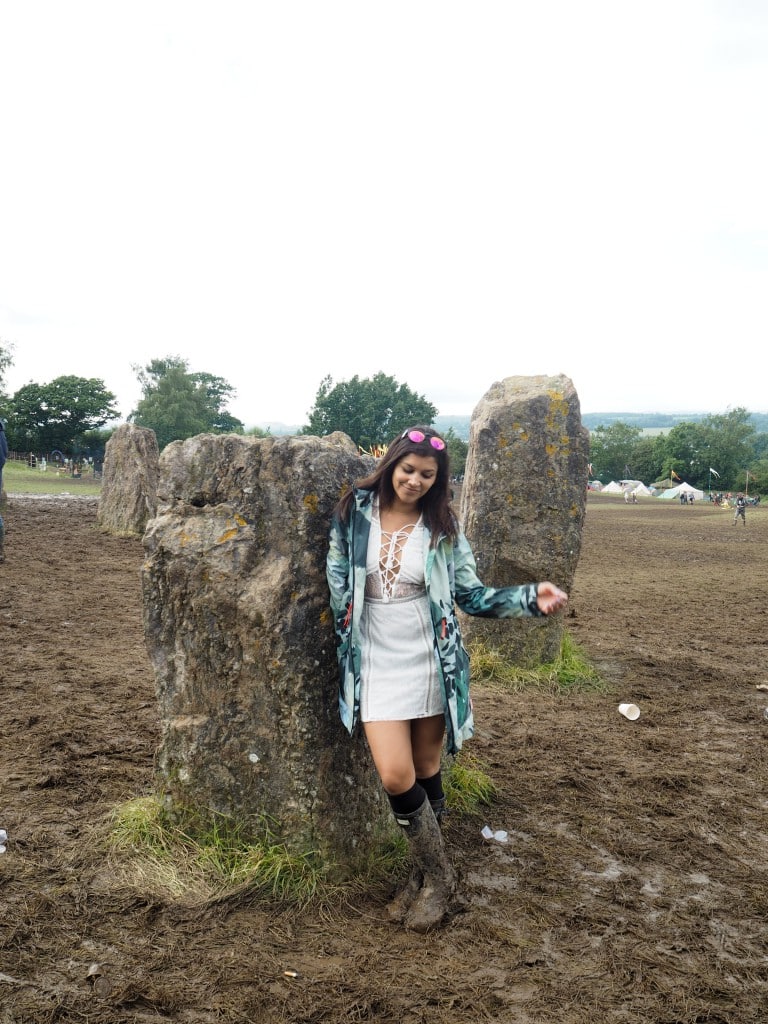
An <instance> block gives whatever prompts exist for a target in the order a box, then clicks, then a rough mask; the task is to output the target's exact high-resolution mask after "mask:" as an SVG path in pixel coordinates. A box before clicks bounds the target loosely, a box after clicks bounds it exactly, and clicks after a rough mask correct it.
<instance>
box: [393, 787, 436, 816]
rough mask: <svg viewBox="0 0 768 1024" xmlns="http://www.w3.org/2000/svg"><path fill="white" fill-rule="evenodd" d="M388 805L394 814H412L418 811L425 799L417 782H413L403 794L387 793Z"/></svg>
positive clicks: (425, 795)
mask: <svg viewBox="0 0 768 1024" xmlns="http://www.w3.org/2000/svg"><path fill="white" fill-rule="evenodd" d="M387 796H388V797H389V803H390V806H391V808H392V810H393V811H394V813H395V814H412V813H413V812H414V811H418V809H419V808H420V807H421V805H422V804H423V803H424V801H425V800H426V798H427V794H426V793H425V792H424V790H423V789H422V787H421V786H420V785H419V784H418V782H414V784H413V785H412V786H411V788H410V789H407V790H406V791H405V792H404V793H387Z"/></svg>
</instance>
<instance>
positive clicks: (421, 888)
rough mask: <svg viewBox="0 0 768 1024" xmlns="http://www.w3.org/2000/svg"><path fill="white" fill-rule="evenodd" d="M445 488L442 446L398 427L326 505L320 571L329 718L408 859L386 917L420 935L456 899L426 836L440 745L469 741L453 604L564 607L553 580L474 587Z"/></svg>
mask: <svg viewBox="0 0 768 1024" xmlns="http://www.w3.org/2000/svg"><path fill="white" fill-rule="evenodd" d="M449 481H450V473H449V465H448V452H447V450H446V445H445V441H444V440H443V438H442V437H440V435H439V434H437V433H436V432H435V431H434V430H432V429H430V428H428V427H411V428H409V429H408V430H404V431H403V433H402V434H400V436H399V437H397V438H396V439H395V440H394V441H393V442H392V444H390V445H389V447H388V448H387V451H386V454H385V455H384V456H383V457H382V458H381V459H380V461H379V463H378V465H377V467H376V469H375V470H374V472H373V473H371V474H370V475H369V476H367V477H365V478H364V479H362V480H359V481H357V482H356V485H355V487H354V488H353V489H351V490H350V491H348V492H347V494H345V495H344V497H343V498H342V499H341V501H340V502H339V504H338V506H337V507H336V509H335V512H334V516H333V522H332V525H331V534H330V546H329V551H328V562H327V572H328V585H329V587H330V592H331V608H332V610H333V614H334V618H335V623H336V634H337V641H338V658H339V667H340V672H341V679H340V688H339V708H340V713H341V718H342V721H343V722H344V725H345V726H346V727H347V729H348V730H349V731H350V732H352V730H353V729H354V727H355V725H356V723H357V722H358V721H362V723H363V729H364V730H365V737H366V740H367V742H368V746H369V748H370V751H371V756H372V758H373V762H374V764H375V766H376V770H377V772H378V774H379V777H380V779H381V782H382V785H383V787H384V790H385V791H386V793H387V796H388V797H389V801H390V804H391V806H392V810H393V812H394V815H395V819H396V820H397V822H398V824H399V825H400V826H402V828H403V830H404V831H405V834H406V836H407V837H408V840H409V844H410V847H411V853H412V857H413V861H414V869H413V871H412V873H411V877H410V878H409V879H408V882H407V883H406V886H405V888H404V889H403V890H402V891H401V892H400V893H399V894H398V896H396V897H395V899H394V900H393V901H392V903H390V905H389V907H388V908H387V909H388V913H389V916H390V917H391V918H392V919H393V920H398V921H402V922H404V923H405V925H406V926H407V927H409V928H412V929H414V930H416V931H422V932H423V931H427V930H428V929H429V928H432V927H434V926H435V925H438V924H439V923H440V922H441V921H442V920H443V918H444V917H445V915H446V914H447V913H448V912H449V910H450V907H451V901H452V898H453V896H454V895H455V889H456V876H455V873H454V871H453V868H452V867H451V865H450V863H449V861H448V859H447V857H446V853H445V848H444V845H443V841H442V836H441V833H440V827H439V819H440V818H441V816H442V814H443V812H444V809H445V796H444V793H443V787H442V780H441V774H440V764H441V752H442V747H443V742H444V740H445V741H446V742H447V748H448V751H449V753H455V752H456V751H457V750H459V749H460V747H461V745H462V742H463V740H465V739H467V738H469V737H470V736H471V735H472V733H473V731H474V729H473V721H472V706H471V702H470V699H469V659H468V657H467V653H466V651H465V649H464V646H463V644H462V642H461V634H460V632H459V624H458V620H457V617H456V610H455V605H458V606H459V608H460V609H461V610H462V611H464V612H467V613H468V614H470V615H481V616H488V617H493V618H507V617H519V616H524V615H549V614H551V613H552V612H555V611H557V610H559V609H560V608H562V607H563V606H564V605H565V603H566V601H567V599H568V598H567V595H566V594H565V593H564V592H563V591H562V590H559V589H558V588H557V587H555V586H554V585H553V584H552V583H539V584H535V583H528V584H524V585H523V586H517V587H503V588H500V589H494V588H491V587H486V586H484V584H483V583H481V581H480V580H479V579H478V577H477V574H476V570H475V560H474V557H473V555H472V551H471V549H470V547H469V544H468V543H467V540H466V538H465V537H464V534H463V533H462V531H461V530H460V528H459V525H458V521H457V519H456V516H455V515H454V513H453V510H452V509H451V505H450V486H449ZM446 733H447V736H446Z"/></svg>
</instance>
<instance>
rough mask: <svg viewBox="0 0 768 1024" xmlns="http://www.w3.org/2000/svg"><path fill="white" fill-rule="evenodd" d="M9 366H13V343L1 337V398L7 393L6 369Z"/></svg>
mask: <svg viewBox="0 0 768 1024" xmlns="http://www.w3.org/2000/svg"><path fill="white" fill-rule="evenodd" d="M9 366H13V345H12V344H11V342H9V341H3V340H2V339H0V398H2V397H4V395H5V391H4V387H5V371H6V370H7V369H8V367H9Z"/></svg>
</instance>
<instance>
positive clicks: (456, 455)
mask: <svg viewBox="0 0 768 1024" xmlns="http://www.w3.org/2000/svg"><path fill="white" fill-rule="evenodd" d="M443 437H444V438H445V446H446V448H447V449H448V458H449V459H450V462H451V473H452V475H453V476H458V477H463V476H464V468H465V466H466V464H467V454H468V453H469V445H468V444H467V442H466V441H462V439H461V438H460V437H459V436H458V434H457V433H456V431H455V430H454V429H453V427H449V428H448V430H447V432H446V433H445V434H443Z"/></svg>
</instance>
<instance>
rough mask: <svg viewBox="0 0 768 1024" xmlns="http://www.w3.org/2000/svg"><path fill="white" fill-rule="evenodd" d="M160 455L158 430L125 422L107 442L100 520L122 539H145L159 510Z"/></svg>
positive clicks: (102, 525) (106, 528) (106, 529)
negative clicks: (147, 529) (158, 479)
mask: <svg viewBox="0 0 768 1024" xmlns="http://www.w3.org/2000/svg"><path fill="white" fill-rule="evenodd" d="M159 458H160V454H159V451H158V447H157V438H156V436H155V432H154V430H149V428H147V427H137V426H135V424H133V423H123V424H122V425H121V426H119V427H118V428H117V429H116V430H115V432H114V433H113V434H112V436H111V437H110V439H109V441H107V447H106V450H105V452H104V466H103V469H102V477H101V494H100V496H99V510H98V517H97V521H98V524H99V526H100V527H101V528H102V529H103V530H105V531H106V532H108V533H113V534H115V536H118V537H141V535H142V534H143V533H144V527H145V526H146V525H147V523H148V522H149V520H150V519H151V518H152V516H153V515H154V514H155V510H156V508H157V472H158V461H159Z"/></svg>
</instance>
